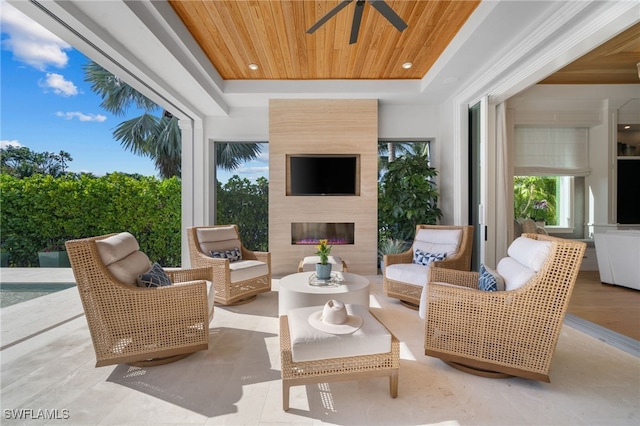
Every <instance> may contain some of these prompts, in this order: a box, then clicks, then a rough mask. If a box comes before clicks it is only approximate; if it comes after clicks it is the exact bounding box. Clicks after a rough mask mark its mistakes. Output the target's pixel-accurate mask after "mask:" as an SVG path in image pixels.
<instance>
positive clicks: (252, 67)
mask: <svg viewBox="0 0 640 426" xmlns="http://www.w3.org/2000/svg"><path fill="white" fill-rule="evenodd" d="M258 68H259V67H258V64H249V69H250V70H253V71H255V70H257V69H258Z"/></svg>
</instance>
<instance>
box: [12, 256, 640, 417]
mask: <svg viewBox="0 0 640 426" xmlns="http://www.w3.org/2000/svg"><path fill="white" fill-rule="evenodd" d="M11 269H13V268H11ZM29 272H31V275H28V276H25V275H24V274H25V273H27V274H28V273H29ZM17 273H18V271H10V269H7V270H2V271H0V280H1V281H2V282H10V281H12V280H13V281H24V282H30V281H33V280H35V279H40V280H47V281H50V282H51V281H58V282H64V281H66V280H69V278H70V277H71V275H70V273H69V271H68V270H49V271H44V270H40V269H39V268H33V270H32V271H23V272H22V274H23V275H20V276H18V278H15V277H14V276H13V275H15V274H17ZM368 278H369V279H370V281H371V289H372V291H371V308H372V310H373V311H374V313H376V315H378V317H379V318H380V319H381V321H382V322H383V323H385V325H387V327H389V328H390V329H391V330H392V331H393V332H394V333H395V334H396V335H397V336H398V338H399V339H400V341H401V365H400V381H399V395H398V398H396V399H392V398H390V396H389V389H388V381H387V380H386V379H383V378H378V379H369V380H360V381H352V382H342V383H331V384H320V385H313V386H298V387H294V388H292V391H291V409H290V410H289V411H288V412H284V411H282V409H281V404H282V400H281V385H280V371H279V362H280V360H279V353H278V346H279V345H278V319H277V312H278V310H277V300H278V297H277V284H278V280H277V279H275V280H274V285H273V290H274V291H272V292H270V293H266V294H263V295H260V296H258V298H257V300H256V301H254V302H252V303H249V304H246V305H240V306H237V307H221V306H216V309H215V316H214V319H213V321H212V323H211V333H210V336H211V337H210V348H209V350H208V351H203V352H199V353H197V354H195V355H192V356H190V357H188V358H186V359H184V360H181V361H178V362H175V363H172V364H168V365H165V366H158V367H150V368H144V369H142V368H133V367H129V366H127V365H118V366H110V367H101V368H94V363H95V358H94V354H93V349H92V346H91V342H90V337H89V332H88V329H87V326H86V321H85V319H84V316H83V314H82V306H81V304H80V301H79V297H78V294H77V290H76V289H75V288H71V289H68V290H63V291H61V292H58V293H54V294H52V295H49V296H44V297H40V298H38V299H34V300H32V301H29V302H24V303H20V304H18V305H14V306H10V307H7V308H3V309H1V310H0V315H1V317H0V321H1V323H0V329H1V341H0V343H1V348H0V349H1V350H0V357H1V366H0V368H1V375H0V379H1V390H0V408H1V409H2V416H3V417H2V424H3V425H4V424H66V425H94V424H96V425H129V424H131V425H146V424H150V425H151V424H152V425H161V424H165V425H170V424H173V425H185V424H196V425H209V424H211V425H213V424H216V425H218V424H230V425H305V424H308V425H315V424H337V425H360V424H362V425H365V424H367V425H423V424H443V425H583V424H584V425H638V424H640V359H639V358H638V357H636V356H634V355H631V354H629V353H627V352H624V351H621V350H619V349H617V348H615V347H612V346H610V345H608V344H606V343H604V342H602V341H600V340H598V339H597V338H594V337H591V336H589V335H587V334H585V333H584V332H582V331H578V330H576V329H575V328H573V327H570V326H567V325H565V326H564V327H563V330H562V335H561V337H560V339H559V342H558V347H557V350H556V354H555V357H554V361H553V365H552V369H551V383H538V382H533V381H529V380H524V379H517V378H512V379H500V380H496V379H486V378H480V377H476V376H471V375H468V374H465V373H462V372H459V371H457V370H453V369H451V368H450V367H448V366H447V365H445V364H444V363H442V362H441V361H439V360H437V359H434V358H430V357H426V356H424V355H423V352H422V338H423V337H422V333H423V323H422V321H421V320H420V319H419V317H418V315H417V313H416V312H415V311H411V310H408V309H406V308H404V307H403V306H401V305H400V304H399V303H397V302H396V301H395V300H393V299H388V298H386V297H385V296H384V295H383V294H382V283H381V277H380V276H372V277H368ZM71 279H72V278H71ZM21 410H22V411H21ZM29 410H31V411H29ZM38 410H48V411H46V412H45V411H38ZM19 415H22V416H29V415H30V416H31V417H35V416H38V415H40V416H47V415H49V416H51V415H53V416H54V417H55V416H56V415H57V417H59V418H58V419H52V420H45V419H26V420H22V421H21V420H17V419H15V417H16V416H19ZM66 416H68V418H63V417H66Z"/></svg>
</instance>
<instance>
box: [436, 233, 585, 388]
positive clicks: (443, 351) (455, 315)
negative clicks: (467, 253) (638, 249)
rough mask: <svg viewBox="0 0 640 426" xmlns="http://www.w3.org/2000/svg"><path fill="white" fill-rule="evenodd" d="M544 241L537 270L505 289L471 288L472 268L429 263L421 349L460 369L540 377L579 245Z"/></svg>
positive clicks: (573, 278) (473, 282) (535, 236)
mask: <svg viewBox="0 0 640 426" xmlns="http://www.w3.org/2000/svg"><path fill="white" fill-rule="evenodd" d="M523 236H524V237H527V238H532V239H537V240H543V241H550V242H551V252H550V253H549V255H548V257H547V259H546V261H545V263H544V264H543V266H542V268H541V269H540V271H538V272H537V273H536V274H535V276H534V277H533V278H531V279H530V280H529V281H528V282H527V283H526V284H524V285H523V286H522V287H520V288H518V289H516V290H510V291H495V292H488V291H481V290H478V289H477V287H478V273H477V272H461V271H454V270H447V269H443V268H432V269H431V270H430V271H429V285H428V289H427V291H428V293H427V306H426V313H427V315H426V319H425V339H424V348H425V354H426V355H430V356H434V357H438V358H441V359H442V360H444V361H445V362H448V363H450V364H451V365H452V366H456V367H460V368H461V369H465V370H466V371H468V372H474V373H476V374H480V375H486V376H489V377H493V376H504V375H510V376H520V377H525V378H530V379H534V380H540V381H545V382H548V381H549V380H550V379H549V370H550V367H551V360H552V357H553V354H554V351H555V348H556V344H557V341H558V337H559V336H560V330H561V327H562V321H563V319H564V316H565V313H566V310H567V307H568V305H569V299H570V298H571V293H572V291H573V287H574V285H575V282H576V279H577V276H578V272H579V270H580V264H581V263H582V256H583V254H584V251H585V247H586V244H585V243H584V242H580V241H573V240H565V239H560V238H555V237H551V236H548V235H544V234H523Z"/></svg>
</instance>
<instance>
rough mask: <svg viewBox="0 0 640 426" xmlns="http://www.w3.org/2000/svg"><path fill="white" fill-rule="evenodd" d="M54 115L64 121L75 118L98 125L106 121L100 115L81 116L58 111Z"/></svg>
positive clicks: (75, 113) (77, 113) (76, 113)
mask: <svg viewBox="0 0 640 426" xmlns="http://www.w3.org/2000/svg"><path fill="white" fill-rule="evenodd" d="M56 115H57V116H58V117H62V118H64V119H65V120H73V119H74V118H77V119H78V120H80V121H97V122H100V123H101V122H103V121H105V120H106V119H107V117H106V116H104V115H102V114H83V113H81V112H78V111H74V112H62V111H58V112H56Z"/></svg>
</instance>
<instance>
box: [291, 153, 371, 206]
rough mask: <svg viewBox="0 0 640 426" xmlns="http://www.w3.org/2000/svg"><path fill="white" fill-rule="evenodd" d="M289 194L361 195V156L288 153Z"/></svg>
mask: <svg viewBox="0 0 640 426" xmlns="http://www.w3.org/2000/svg"><path fill="white" fill-rule="evenodd" d="M287 195H291V196H305V195H336V196H340V195H360V155H358V154H335V155H327V154H305V155H287Z"/></svg>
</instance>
